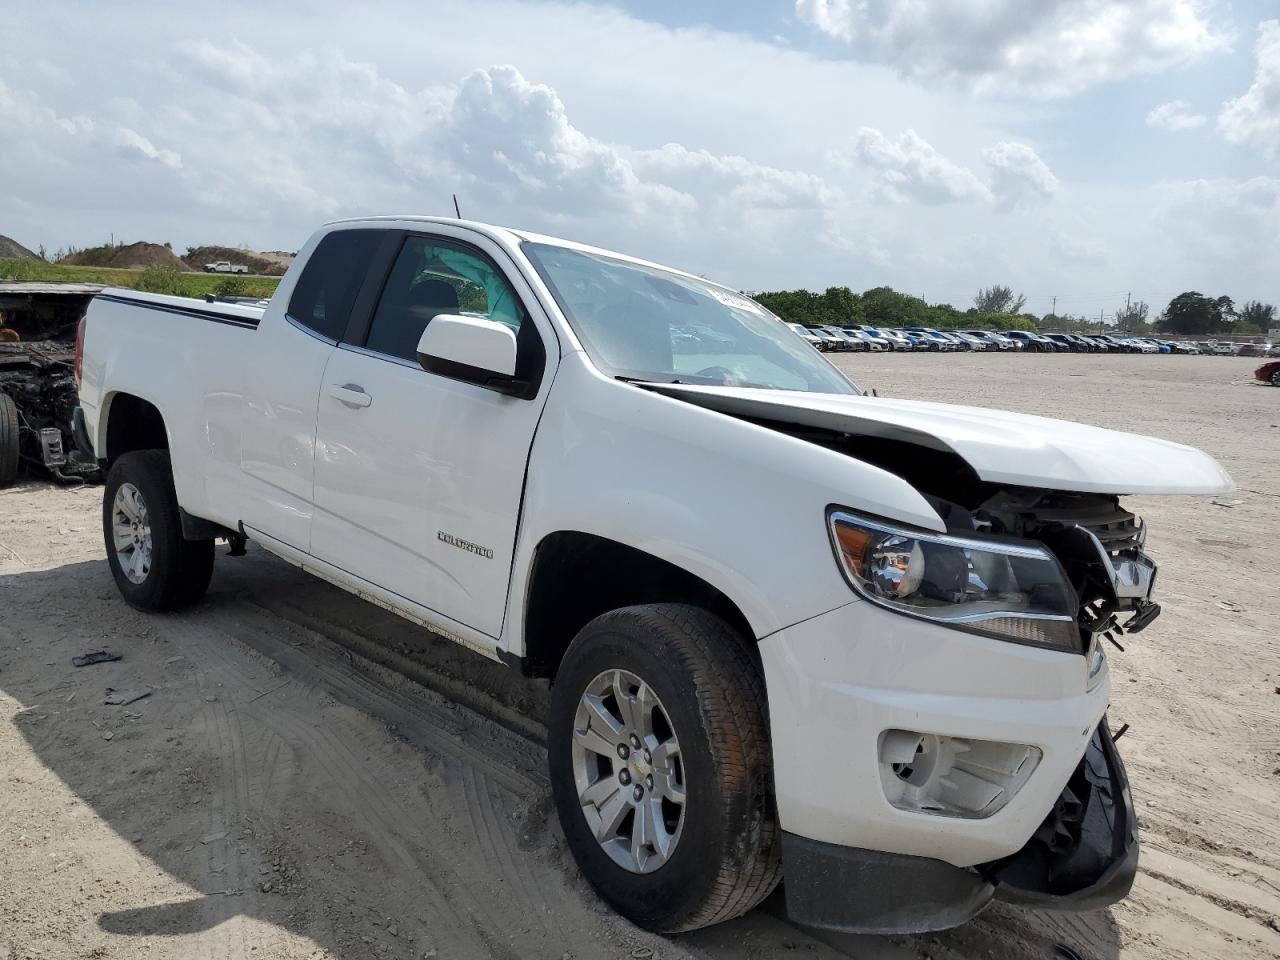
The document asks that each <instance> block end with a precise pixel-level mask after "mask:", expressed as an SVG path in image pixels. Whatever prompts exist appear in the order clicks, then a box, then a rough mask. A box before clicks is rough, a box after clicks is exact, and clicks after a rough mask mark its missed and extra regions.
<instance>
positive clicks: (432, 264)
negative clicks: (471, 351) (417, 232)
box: [365, 237, 525, 361]
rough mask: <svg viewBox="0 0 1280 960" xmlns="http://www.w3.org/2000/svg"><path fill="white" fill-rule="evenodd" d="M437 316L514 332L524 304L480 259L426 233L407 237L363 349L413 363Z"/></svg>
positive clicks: (499, 275)
mask: <svg viewBox="0 0 1280 960" xmlns="http://www.w3.org/2000/svg"><path fill="white" fill-rule="evenodd" d="M441 314H461V315H463V316H468V317H481V318H483V319H485V320H495V321H497V322H498V323H504V324H506V325H507V326H509V327H510V328H511V329H512V330H513V331H515V332H516V333H517V335H518V334H519V331H520V327H521V325H522V324H523V322H524V320H525V313H524V308H523V307H522V306H521V304H520V301H519V300H518V299H516V296H515V294H514V293H513V292H512V290H511V287H510V286H509V285H508V284H507V281H506V280H505V279H504V278H503V276H502V274H501V273H500V272H499V271H498V270H497V269H496V268H495V267H494V266H492V265H491V264H490V263H489V262H488V261H487V260H485V259H484V258H483V257H480V256H477V255H475V254H473V253H469V252H467V251H466V250H464V249H462V248H461V247H457V246H454V245H452V244H447V243H441V242H439V241H433V240H431V239H429V238H427V237H408V238H407V239H406V240H405V242H404V246H403V247H401V249H400V254H399V256H397V257H396V262H395V265H394V266H393V267H392V268H391V273H390V275H389V276H388V277H387V282H386V285H385V286H384V287H383V289H382V295H381V297H380V298H379V299H378V306H377V309H376V310H375V311H374V314H373V319H372V321H371V322H370V325H369V335H368V337H367V338H366V341H365V347H366V348H367V349H369V350H372V351H374V352H375V353H381V354H385V355H387V356H390V357H397V358H399V359H402V360H409V361H416V359H417V350H418V341H419V340H420V339H421V338H422V332H423V331H424V330H425V329H426V328H427V324H429V323H430V322H431V321H432V320H433V319H434V318H435V317H437V316H440V315H441Z"/></svg>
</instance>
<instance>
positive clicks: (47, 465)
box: [0, 282, 101, 483]
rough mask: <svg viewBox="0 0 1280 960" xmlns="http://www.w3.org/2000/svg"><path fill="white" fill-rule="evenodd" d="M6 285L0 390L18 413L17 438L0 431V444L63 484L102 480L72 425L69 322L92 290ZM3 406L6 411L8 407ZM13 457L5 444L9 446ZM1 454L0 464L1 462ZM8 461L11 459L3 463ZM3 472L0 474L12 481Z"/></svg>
mask: <svg viewBox="0 0 1280 960" xmlns="http://www.w3.org/2000/svg"><path fill="white" fill-rule="evenodd" d="M65 286H67V285H59V284H39V283H35V284H24V283H8V282H6V283H5V284H2V285H0V395H4V396H5V397H7V398H8V401H5V403H6V406H8V404H9V403H11V404H12V408H16V414H17V436H16V438H15V437H14V436H13V435H12V432H11V431H10V430H8V429H6V430H4V431H0V433H3V435H2V436H0V442H2V443H5V444H10V445H12V444H14V443H15V440H16V445H17V461H18V465H19V466H20V467H21V468H22V469H23V470H25V471H27V472H34V473H38V474H42V475H44V476H48V477H50V478H52V479H54V480H58V481H61V482H63V483H90V482H97V481H99V480H101V471H100V470H99V467H98V463H97V461H96V460H95V459H94V456H93V451H92V450H90V449H88V448H87V447H88V445H87V443H85V444H82V443H81V442H78V441H77V439H76V436H75V430H74V428H73V417H74V414H75V410H76V406H77V404H78V403H79V400H78V398H77V385H76V380H75V335H76V325H77V324H78V323H79V320H80V318H81V317H82V316H83V315H84V311H85V309H86V307H87V306H88V303H89V300H90V298H91V296H92V288H90V289H89V290H84V291H81V290H79V289H78V288H77V289H73V290H71V291H64V290H62V289H60V288H61V287H65ZM12 408H10V409H12ZM5 452H6V451H0V454H4V453H5ZM8 454H9V456H12V449H11V447H10V449H9V450H8ZM5 459H6V458H5V457H4V456H0V462H4V461H5ZM9 462H12V461H9ZM12 479H13V477H12V475H11V474H10V475H9V476H7V477H6V478H0V481H3V480H12Z"/></svg>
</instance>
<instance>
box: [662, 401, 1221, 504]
mask: <svg viewBox="0 0 1280 960" xmlns="http://www.w3.org/2000/svg"><path fill="white" fill-rule="evenodd" d="M644 386H645V387H647V388H649V389H652V390H655V391H658V392H660V393H663V394H666V395H667V396H671V397H675V398H678V399H680V400H684V401H687V402H689V403H696V404H698V405H699V406H702V407H706V408H708V409H710V410H717V411H719V412H721V413H725V414H729V415H731V416H739V417H751V418H753V419H760V420H773V421H780V422H784V423H794V424H798V425H801V426H807V427H819V428H824V429H827V430H834V431H838V432H841V433H849V434H855V435H859V436H872V437H884V438H888V439H893V440H901V441H906V442H908V443H914V444H917V445H920V446H924V447H929V448H932V449H936V450H947V451H951V452H953V453H955V454H957V455H958V456H960V457H961V458H963V459H964V460H965V462H966V463H968V464H969V466H970V467H972V468H973V470H974V472H975V473H977V475H978V476H979V477H980V478H981V479H983V480H986V481H988V482H990V483H1003V484H1012V485H1015V486H1022V487H1041V488H1045V489H1051V490H1069V491H1078V492H1081V493H1109V494H1126V493H1148V494H1212V493H1225V492H1227V491H1230V490H1233V489H1235V484H1234V483H1233V482H1232V480H1231V477H1230V476H1229V475H1228V474H1227V472H1226V471H1225V470H1223V469H1222V467H1220V466H1219V465H1218V462H1217V461H1216V460H1214V459H1213V458H1212V457H1210V456H1209V455H1208V454H1206V453H1203V452H1201V451H1200V450H1197V449H1196V448H1195V447H1187V446H1183V445H1182V444H1180V443H1171V442H1169V441H1167V440H1157V439H1156V438H1154V437H1143V436H1139V435H1137V434H1132V433H1121V432H1119V431H1117V430H1104V429H1102V428H1101V427H1089V426H1085V425H1083V424H1079V423H1072V422H1070V421H1067V420H1052V419H1049V418H1048V417H1032V416H1027V415H1026V414H1021V413H1006V412H1004V411H1001V410H986V409H983V408H981V407H962V406H953V405H952V404H948V403H927V402H924V401H920V400H891V399H889V398H887V397H868V396H862V397H857V396H837V395H833V394H825V393H799V392H795V391H790V390H756V389H747V388H743V387H714V386H695V385H691V384H674V383H670V384H669V383H646V384H644Z"/></svg>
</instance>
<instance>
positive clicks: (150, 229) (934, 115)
mask: <svg viewBox="0 0 1280 960" xmlns="http://www.w3.org/2000/svg"><path fill="white" fill-rule="evenodd" d="M5 8H6V12H5V15H4V21H5V33H6V35H7V36H8V37H10V38H20V40H21V42H19V43H6V44H4V45H0V234H4V235H7V236H10V237H12V238H14V239H15V240H17V241H18V242H20V243H22V244H24V245H26V246H28V247H30V248H32V249H35V248H37V247H38V246H39V245H43V246H44V247H45V248H46V249H47V250H48V251H49V252H50V253H52V252H53V251H55V250H57V249H58V248H60V247H66V246H67V245H69V244H74V245H76V246H80V247H84V246H90V245H94V244H98V243H104V242H107V241H108V240H109V239H111V238H114V239H115V240H116V241H123V242H132V241H134V240H149V241H153V242H165V241H168V242H170V243H171V244H172V245H173V247H174V249H175V250H178V251H179V252H181V251H183V250H185V248H186V247H187V246H189V245H198V244H214V243H216V244H226V245H232V246H242V245H243V246H247V247H250V248H253V249H259V250H268V249H284V250H295V249H297V248H298V247H299V246H301V245H302V243H303V241H304V240H305V239H306V237H307V236H308V234H309V233H310V232H311V231H312V230H314V229H315V228H316V227H317V226H319V225H320V224H322V223H325V222H328V221H331V220H334V219H339V218H343V217H352V216H361V215H370V214H403V213H414V214H436V215H447V214H451V213H452V205H453V203H452V199H451V197H452V195H453V194H455V193H456V194H457V196H458V200H459V204H460V206H461V209H462V213H463V215H464V216H466V217H469V218H472V219H476V220H483V221H487V222H490V223H498V224H503V225H508V226H513V227H523V228H527V229H530V230H535V231H538V232H543V233H549V234H552V235H558V236H564V237H568V238H571V239H574V240H580V241H583V242H587V243H593V244H597V245H600V246H604V247H608V248H612V249H617V250H621V251H624V252H626V253H630V254H634V255H637V256H641V257H646V258H648V259H652V260H657V261H659V262H663V263H669V264H671V265H673V266H676V267H680V268H682V269H685V270H690V271H692V272H695V273H699V274H703V275H706V276H709V277H711V278H713V279H716V280H719V281H721V282H723V283H727V284H730V285H732V286H734V287H737V288H739V289H746V290H763V289H779V288H795V287H801V286H803V287H808V288H810V289H819V290H820V289H823V288H825V287H827V286H833V285H842V286H849V287H851V288H853V289H854V290H864V289H867V288H870V287H873V286H880V285H889V286H892V287H894V288H896V289H899V290H904V291H906V292H909V293H913V294H916V295H919V296H922V297H924V298H925V299H927V300H929V301H930V302H949V303H953V304H955V305H957V306H960V307H965V306H968V305H969V304H970V303H972V300H973V296H974V294H975V293H976V292H977V290H978V289H979V288H980V287H984V286H989V285H991V284H995V283H1002V284H1007V285H1009V286H1011V287H1013V288H1014V289H1015V290H1018V291H1021V292H1023V293H1025V294H1026V296H1027V298H1028V299H1027V309H1028V310H1029V311H1032V312H1035V313H1037V314H1040V313H1047V312H1049V311H1050V310H1051V309H1052V308H1053V307H1054V305H1055V304H1056V308H1057V310H1058V312H1059V313H1071V314H1076V315H1086V316H1090V317H1096V316H1098V315H1099V313H1100V312H1102V313H1103V314H1104V315H1105V316H1107V317H1110V316H1111V314H1112V313H1113V312H1114V311H1115V309H1116V308H1117V307H1119V306H1122V305H1123V304H1124V302H1125V299H1126V297H1131V298H1132V299H1134V300H1145V301H1146V302H1148V303H1149V304H1150V305H1151V307H1152V314H1153V315H1154V314H1155V313H1158V312H1159V311H1160V309H1162V308H1163V306H1164V305H1165V304H1166V303H1167V302H1168V301H1169V300H1170V299H1171V298H1172V297H1173V296H1174V295H1176V294H1177V293H1179V292H1182V291H1184V290H1191V289H1195V290H1199V291H1200V292H1202V293H1206V294H1210V295H1213V296H1218V295H1221V294H1226V295H1228V296H1231V297H1233V298H1234V299H1235V300H1236V301H1237V302H1244V301H1246V300H1250V299H1261V300H1263V301H1267V302H1278V301H1280V3H1277V2H1276V0H1230V2H1228V0H1035V2H1034V3H1032V2H1027V0H738V2H735V3H732V4H729V3H723V4H711V3H694V2H689V0H682V2H677V0H648V2H643V3H642V2H639V0H633V2H619V3H613V4H602V3H575V4H566V3H562V2H538V0H523V2H522V0H465V2H428V0H418V2H412V3H409V2H399V0H384V2H380V3H377V4H367V5H365V4H352V3H349V2H332V0H315V2H311V3H308V4H284V3H270V2H244V3H241V2H237V0H222V2H219V3H218V4H216V5H213V6H210V5H199V4H197V5H192V4H171V3H141V2H129V0H118V2H116V3H112V4H101V3H88V2H85V3H69V2H56V0H43V2H39V3H31V2H27V0H5ZM1055 298H1056V299H1055Z"/></svg>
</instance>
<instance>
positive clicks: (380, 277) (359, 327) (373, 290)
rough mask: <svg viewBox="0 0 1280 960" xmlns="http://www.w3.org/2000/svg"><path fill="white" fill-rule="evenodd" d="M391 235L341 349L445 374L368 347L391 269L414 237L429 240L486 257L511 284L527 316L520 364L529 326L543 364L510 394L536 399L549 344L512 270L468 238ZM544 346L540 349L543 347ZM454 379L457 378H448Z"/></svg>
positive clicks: (391, 232) (372, 269)
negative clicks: (516, 282) (513, 278)
mask: <svg viewBox="0 0 1280 960" xmlns="http://www.w3.org/2000/svg"><path fill="white" fill-rule="evenodd" d="M386 233H387V237H386V238H385V239H384V240H383V241H382V243H381V244H380V245H379V246H378V248H377V250H376V251H375V252H374V255H373V259H372V260H371V261H370V264H369V270H368V272H367V273H366V275H365V279H364V282H363V284H361V287H360V292H359V293H358V294H357V295H356V299H355V303H354V304H353V306H352V308H351V315H350V317H349V318H348V320H347V329H346V333H345V334H344V335H343V338H342V341H341V343H339V344H337V345H338V346H339V347H340V348H342V349H346V350H350V351H352V352H353V353H359V354H363V355H364V356H368V357H374V358H376V359H378V360H385V361H388V362H390V363H395V364H399V365H400V366H404V367H411V368H413V369H415V370H421V371H422V372H423V373H424V374H426V375H427V376H443V375H442V374H438V373H432V372H431V371H429V370H424V369H423V368H422V365H421V364H418V363H415V362H413V361H411V360H406V359H405V358H404V357H397V356H395V355H393V354H389V353H382V352H380V351H377V350H371V349H369V347H368V346H367V344H368V342H369V331H370V328H371V327H372V326H373V315H374V313H375V312H376V311H377V307H378V303H379V302H381V300H382V295H383V293H384V292H385V290H386V285H387V281H388V280H390V279H391V271H392V269H393V268H394V267H395V264H396V260H397V259H399V257H400V253H401V251H402V250H403V249H404V246H405V244H406V243H408V242H409V241H410V240H411V239H416V240H425V241H427V242H428V243H431V244H434V245H438V246H442V247H451V248H453V249H454V250H457V251H459V252H460V253H465V254H467V255H468V256H473V257H476V258H478V259H480V260H483V261H484V262H485V263H487V264H488V265H489V266H490V267H492V268H493V269H494V270H495V271H497V273H498V276H500V277H502V279H503V281H504V282H505V283H506V285H507V287H508V288H509V289H510V290H511V295H512V296H513V297H515V299H516V302H517V303H519V304H520V309H521V310H523V311H524V319H523V320H522V321H521V323H520V330H519V331H517V333H516V338H517V354H516V363H517V366H518V365H519V362H520V354H519V351H521V350H527V349H529V347H528V341H522V339H521V334H522V333H523V332H524V331H525V330H526V329H528V330H529V333H528V334H525V336H526V337H536V338H537V339H536V346H535V347H534V349H536V350H537V352H538V353H539V354H540V359H541V363H540V364H538V365H537V369H536V370H535V371H533V372H532V373H533V375H532V376H530V377H529V378H528V380H527V382H526V385H525V386H524V388H523V389H521V390H520V391H519V392H518V393H513V394H509V396H514V397H517V398H518V399H522V400H532V399H533V398H534V397H536V396H537V395H538V390H539V388H540V387H541V385H542V379H543V377H544V376H545V375H546V371H547V344H546V340H545V338H544V337H543V336H542V331H540V330H539V329H538V325H537V324H536V323H535V322H534V320H533V311H532V310H530V309H529V305H528V304H527V303H526V302H525V298H524V297H522V296H520V291H519V290H518V289H517V288H516V285H515V284H514V283H512V282H511V277H510V274H509V273H508V271H506V270H503V269H502V267H501V266H500V265H499V264H498V262H497V261H496V260H495V259H494V258H493V257H491V256H489V254H488V253H486V252H485V251H484V250H482V249H480V247H478V246H476V245H475V244H473V243H469V242H468V241H466V240H459V239H458V238H456V237H445V236H441V235H440V234H436V233H429V232H427V231H424V230H402V229H394V230H387V231H386ZM539 348H540V349H539ZM446 379H454V378H446Z"/></svg>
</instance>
